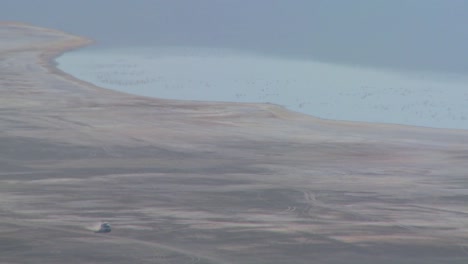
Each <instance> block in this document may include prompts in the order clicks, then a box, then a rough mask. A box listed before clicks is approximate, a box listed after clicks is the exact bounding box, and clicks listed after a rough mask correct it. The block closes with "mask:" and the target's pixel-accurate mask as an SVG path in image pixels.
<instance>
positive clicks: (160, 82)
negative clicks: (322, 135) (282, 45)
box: [57, 47, 468, 129]
mask: <svg viewBox="0 0 468 264" xmlns="http://www.w3.org/2000/svg"><path fill="white" fill-rule="evenodd" d="M57 62H58V64H59V68H60V69H62V70H63V71H65V72H68V73H70V74H72V75H74V76H76V77H78V78H80V79H83V80H86V81H88V82H91V83H94V84H96V85H98V86H102V87H106V88H110V89H114V90H118V91H122V92H126V93H132V94H137V95H143V96H150V97H158V98H168V99H181V100H200V101H230V102H263V103H274V104H279V105H282V106H284V107H286V108H288V109H291V110H294V111H298V112H302V113H306V114H310V115H313V116H317V117H320V118H326V119H334V120H351V121H364V122H378V123H395V124H406V125H416V126H426V127H437V128H459V129H468V107H466V105H467V102H468V89H466V88H467V87H468V78H466V76H463V75H455V74H453V75H450V74H446V73H429V72H421V71H419V72H418V71H389V70H383V69H376V68H373V69H372V68H368V67H353V66H349V65H339V64H333V63H324V62H316V61H312V60H298V59H286V58H280V57H274V56H266V55H260V54H256V53H247V52H240V51H236V50H230V49H208V48H195V47H133V48H106V49H84V50H80V51H75V52H70V53H66V54H65V55H63V56H61V57H59V58H58V59H57Z"/></svg>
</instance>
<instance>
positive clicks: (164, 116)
mask: <svg viewBox="0 0 468 264" xmlns="http://www.w3.org/2000/svg"><path fill="white" fill-rule="evenodd" d="M0 39H2V41H1V42H0V94H1V96H0V127H1V128H2V129H1V130H0V168H1V171H0V262H1V263H69V264H72V263H177V264H179V263H187V264H188V263H199V264H203V263H255V264H261V263H269V264H272V263H291V264H294V263H298V264H299V263H300V264H302V263H304V264H305V263H333V264H335V263H355V264H358V263H359V264H366V263H369V264H370V263H376V262H378V263H380V264H390V263H421V264H422V263H424V264H428V263H434V264H436V263H437V264H438V263H460V264H461V263H463V264H465V263H467V261H468V221H467V220H466V219H467V218H468V207H467V206H466V204H467V202H468V189H467V188H468V178H467V176H466V172H467V171H468V163H467V162H466V161H467V160H468V132H467V131H455V130H443V129H427V128H416V127H405V126H396V125H377V124H364V123H352V122H333V121H326V120H320V119H316V118H313V117H309V116H305V115H301V114H297V113H293V112H289V111H287V110H285V109H283V108H281V107H278V106H275V105H268V104H267V105H265V104H235V103H210V102H181V101H171V100H158V99H150V98H143V97H137V96H131V95H126V94H122V93H117V92H113V91H109V90H105V89H101V88H99V87H95V86H92V85H90V84H87V83H85V82H82V81H79V80H75V79H73V78H72V77H70V76H67V75H65V74H63V73H61V72H60V71H58V70H57V69H55V68H53V65H51V64H50V62H49V60H50V59H51V58H53V56H55V55H57V54H59V53H60V52H63V51H64V50H68V49H71V48H75V47H79V46H81V45H86V44H89V43H90V41H89V40H87V39H84V38H80V37H75V36H71V35H67V34H65V33H63V32H58V31H54V30H49V29H42V28H37V27H34V26H29V25H24V24H18V23H1V24H0ZM100 221H109V222H110V223H111V224H112V226H113V232H112V233H110V234H95V233H93V232H92V230H90V229H91V227H92V226H93V225H95V224H96V223H99V222H100Z"/></svg>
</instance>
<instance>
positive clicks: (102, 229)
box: [95, 223, 112, 233]
mask: <svg viewBox="0 0 468 264" xmlns="http://www.w3.org/2000/svg"><path fill="white" fill-rule="evenodd" d="M110 231H112V229H111V226H110V225H109V223H102V224H101V226H100V228H99V230H97V231H96V232H95V233H109V232H110Z"/></svg>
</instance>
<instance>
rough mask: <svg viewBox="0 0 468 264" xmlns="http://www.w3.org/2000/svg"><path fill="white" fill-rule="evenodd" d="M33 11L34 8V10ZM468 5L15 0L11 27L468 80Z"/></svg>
mask: <svg viewBox="0 0 468 264" xmlns="http://www.w3.org/2000/svg"><path fill="white" fill-rule="evenodd" d="M24 6H28V7H29V8H27V9H26V8H24ZM467 10H468V2H467V1H462V0H453V1H440V0H425V1H423V0H416V1H403V0H398V1H384V0H377V1H375V0H359V1H324V0H316V1H305V0H296V1H292V2H291V1H288V2H286V1H279V0H271V1H261V0H258V1H251V2H249V3H248V4H247V3H245V2H241V1H234V0H219V1H216V0H202V1H196V2H192V1H181V0H179V1H149V0H139V1H132V2H128V1H122V0H118V1H99V2H96V1H79V2H74V1H59V0H46V1H40V2H38V1H37V2H31V1H26V0H19V1H6V2H4V3H2V9H1V10H0V19H1V20H14V21H22V22H28V23H33V24H36V25H40V26H45V27H51V28H56V29H60V30H64V31H67V32H70V33H73V34H78V35H83V36H86V37H90V38H92V39H95V40H96V41H97V44H98V45H99V46H101V47H106V46H111V47H119V46H122V47H128V46H135V45H142V46H152V45H153V46H180V45H183V46H199V47H211V48H230V49H237V50H243V51H253V52H259V53H264V54H269V55H274V56H282V57H288V58H296V59H306V60H314V61H323V62H333V63H340V64H347V65H362V66H366V67H380V68H390V69H399V70H422V71H435V72H438V71H440V72H450V73H458V74H466V73H468V59H466V52H465V48H466V46H468V29H467V28H466V27H465V25H466V24H468V14H467V12H468V11H467Z"/></svg>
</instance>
